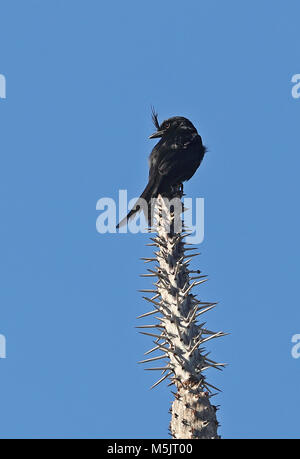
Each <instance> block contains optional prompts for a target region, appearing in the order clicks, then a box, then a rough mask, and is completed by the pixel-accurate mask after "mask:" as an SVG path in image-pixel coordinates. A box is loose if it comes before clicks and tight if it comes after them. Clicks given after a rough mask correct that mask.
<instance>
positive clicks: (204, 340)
mask: <svg viewBox="0 0 300 459" xmlns="http://www.w3.org/2000/svg"><path fill="white" fill-rule="evenodd" d="M228 334H229V333H223V332H218V333H215V334H214V335H210V336H208V337H207V338H204V339H202V340H201V344H202V343H205V342H206V341H209V340H211V339H214V338H220V337H221V336H226V335H228Z"/></svg>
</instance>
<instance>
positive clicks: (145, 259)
mask: <svg viewBox="0 0 300 459" xmlns="http://www.w3.org/2000/svg"><path fill="white" fill-rule="evenodd" d="M140 260H143V261H144V262H145V263H150V262H152V261H157V260H156V258H144V257H142V258H140Z"/></svg>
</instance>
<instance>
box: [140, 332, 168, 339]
mask: <svg viewBox="0 0 300 459" xmlns="http://www.w3.org/2000/svg"><path fill="white" fill-rule="evenodd" d="M139 333H140V334H141V335H147V336H153V337H154V338H158V339H167V340H169V338H167V337H166V336H165V335H155V334H154V333H147V332H139Z"/></svg>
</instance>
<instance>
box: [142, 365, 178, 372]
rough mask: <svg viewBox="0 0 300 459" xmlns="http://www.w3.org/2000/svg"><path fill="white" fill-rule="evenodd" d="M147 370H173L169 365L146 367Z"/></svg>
mask: <svg viewBox="0 0 300 459" xmlns="http://www.w3.org/2000/svg"><path fill="white" fill-rule="evenodd" d="M144 370H146V371H166V370H172V368H171V367H170V366H169V365H167V366H165V367H155V368H144Z"/></svg>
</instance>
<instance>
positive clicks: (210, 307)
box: [196, 303, 217, 317]
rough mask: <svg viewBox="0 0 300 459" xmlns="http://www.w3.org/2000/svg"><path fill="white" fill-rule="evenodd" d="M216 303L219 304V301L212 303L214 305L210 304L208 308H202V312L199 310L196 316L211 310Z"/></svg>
mask: <svg viewBox="0 0 300 459" xmlns="http://www.w3.org/2000/svg"><path fill="white" fill-rule="evenodd" d="M216 305H217V303H215V304H212V305H211V306H209V307H208V308H205V309H202V310H201V311H200V312H198V313H197V314H196V317H199V316H201V314H204V313H205V312H207V311H210V310H211V309H213V308H215V307H216Z"/></svg>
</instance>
